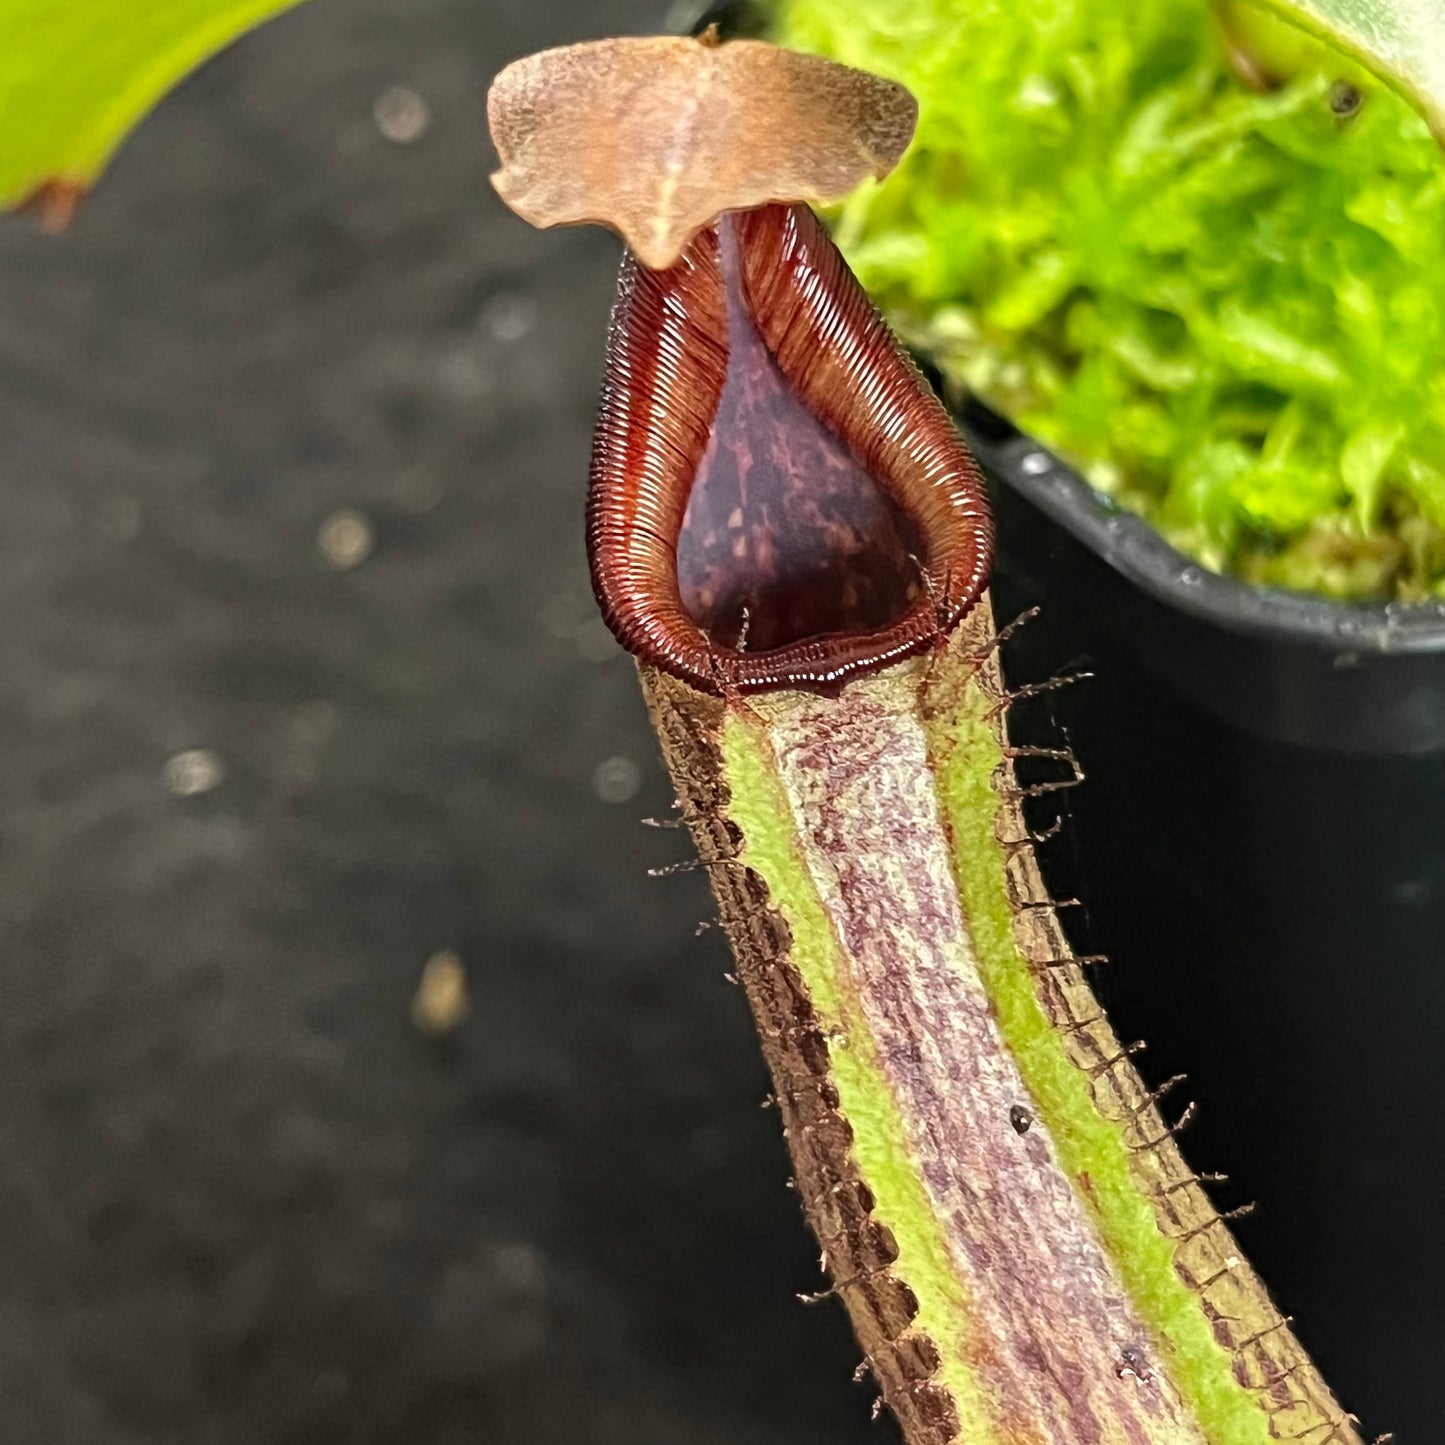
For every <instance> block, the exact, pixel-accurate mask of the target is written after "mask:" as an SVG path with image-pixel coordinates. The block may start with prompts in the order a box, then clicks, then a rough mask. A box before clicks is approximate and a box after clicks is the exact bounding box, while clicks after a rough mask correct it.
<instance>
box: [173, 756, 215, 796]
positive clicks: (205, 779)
mask: <svg viewBox="0 0 1445 1445" xmlns="http://www.w3.org/2000/svg"><path fill="white" fill-rule="evenodd" d="M225 776H226V768H225V764H224V763H222V762H221V760H220V758H219V757H217V756H216V754H215V753H213V752H211V750H210V749H209V748H189V749H187V751H185V752H183V753H177V754H176V755H175V757H173V758H170V759H169V760H168V761H167V762H166V766H165V780H166V787H167V788H169V789H170V790H171V792H173V793H174V794H175V795H176V797H178V798H193V797H195V796H197V794H200V793H209V792H210V791H211V789H212V788H215V787H219V786H220V783H221V780H222V779H223V778H224V777H225Z"/></svg>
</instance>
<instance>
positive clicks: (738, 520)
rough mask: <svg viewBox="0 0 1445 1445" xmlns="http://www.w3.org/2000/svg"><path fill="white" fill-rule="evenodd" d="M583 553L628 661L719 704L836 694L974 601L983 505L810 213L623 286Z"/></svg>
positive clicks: (959, 453) (741, 230)
mask: <svg viewBox="0 0 1445 1445" xmlns="http://www.w3.org/2000/svg"><path fill="white" fill-rule="evenodd" d="M588 539H589V554H590V558H591V563H592V572H593V581H594V586H595V589H596V591H597V595H598V600H599V602H600V603H601V605H602V609H603V614H604V616H605V617H606V618H607V621H608V624H609V625H610V626H611V627H612V630H613V632H614V633H615V634H616V635H617V637H618V639H619V640H620V641H621V642H622V644H623V645H624V646H625V647H627V648H628V650H629V651H631V652H633V653H634V654H635V655H636V656H638V657H639V658H641V659H643V660H644V661H647V662H650V663H653V664H654V665H656V666H659V667H662V668H663V669H665V670H667V671H669V672H672V673H674V674H675V675H677V676H680V677H682V678H683V679H684V680H686V681H688V682H690V683H692V684H693V685H694V686H697V687H699V688H702V689H703V690H706V691H710V692H727V691H729V690H735V691H739V692H747V691H758V690H763V689H770V688H779V687H804V688H809V687H811V688H828V687H833V686H836V685H838V684H840V683H842V682H844V681H847V680H848V679H849V678H850V677H853V676H856V675H859V674H861V673H864V672H867V671H871V670H875V669H877V668H878V667H881V666H884V665H886V664H887V663H889V662H892V661H894V660H896V659H898V658H900V657H903V656H905V655H907V654H908V653H911V652H916V651H918V650H920V649H921V648H923V647H925V646H927V645H928V644H929V643H930V642H933V641H935V640H937V639H938V638H939V637H941V636H942V635H943V634H945V633H946V632H947V631H948V630H950V629H951V628H952V627H953V626H954V625H955V624H956V623H957V622H958V621H959V619H960V618H961V617H962V616H963V615H964V613H965V612H966V611H967V610H968V608H969V607H970V606H971V605H972V604H973V602H974V601H975V600H976V599H977V597H978V596H979V594H980V593H981V592H982V590H983V588H984V586H985V585H986V582H987V576H988V567H989V562H990V558H991V551H992V524H991V521H990V519H989V514H988V510H987V505H986V502H985V499H984V493H983V484H982V481H981V479H980V477H979V474H978V471H977V469H976V468H975V466H974V464H973V462H972V459H971V458H970V456H969V454H968V452H967V450H966V449H965V447H964V445H963V443H962V441H961V440H960V439H959V437H958V435H957V433H956V432H954V430H953V428H952V424H951V423H950V421H949V419H948V417H947V415H946V413H945V412H944V410H943V408H942V406H941V405H940V404H939V402H938V401H937V399H936V398H935V397H934V396H933V394H932V393H931V392H930V391H929V389H928V387H927V385H926V383H925V382H924V381H923V380H922V378H921V377H920V376H919V374H918V372H917V371H916V369H915V368H914V367H913V366H912V364H911V363H910V362H909V361H908V359H907V357H906V356H905V355H904V353H903V352H902V351H901V349H900V348H899V347H898V345H897V343H896V342H895V341H894V340H893V338H892V336H891V335H890V334H889V332H888V330H887V328H886V326H885V325H884V323H883V322H882V320H881V318H879V316H878V314H877V312H876V311H875V310H874V308H873V306H872V304H871V303H870V302H869V301H868V298H867V296H866V295H865V294H864V293H863V291H862V289H861V287H859V285H858V283H857V281H856V280H855V279H854V278H853V276H852V274H851V272H849V271H848V269H847V267H846V265H845V264H844V262H843V261H842V258H841V257H840V256H839V254H838V252H837V251H836V249H835V248H834V247H833V245H832V242H831V241H830V240H829V239H828V237H827V235H826V233H825V232H824V231H823V229H822V227H821V225H820V224H819V222H818V221H817V219H816V217H814V216H813V214H812V212H811V211H809V210H807V208H805V207H801V206H781V205H771V206H764V207H760V208H758V209H757V210H754V211H746V212H738V213H733V214H729V215H725V216H723V217H722V218H721V219H720V220H719V221H718V222H717V223H716V225H714V226H713V227H710V228H709V229H708V230H706V231H704V232H702V233H700V234H699V235H698V236H697V237H696V238H695V239H694V241H693V242H692V244H691V245H690V246H689V248H688V250H687V252H686V253H685V254H684V256H683V258H682V260H681V261H679V263H678V264H677V265H676V266H673V267H670V268H668V269H667V270H665V271H649V270H647V269H646V268H644V267H642V266H640V265H638V264H637V263H636V262H635V261H633V260H629V261H628V263H626V264H625V265H624V268H623V274H622V279H621V282H620V286H619V296H618V302H617V306H616V309H615V311H614V314H613V323H612V332H611V341H610V345H609V352H608V367H607V380H606V385H605V389H604V394H603V404H602V410H601V415H600V418H599V422H598V430H597V438H596V443H595V446H594V453H593V466H592V487H591V494H590V498H589V521H588Z"/></svg>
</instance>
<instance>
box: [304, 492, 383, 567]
mask: <svg viewBox="0 0 1445 1445" xmlns="http://www.w3.org/2000/svg"><path fill="white" fill-rule="evenodd" d="M375 541H376V538H375V535H374V534H373V532H372V530H371V523H370V522H369V521H368V520H367V519H366V518H365V517H364V516H363V515H362V514H361V513H360V512H357V511H353V510H352V509H351V508H350V507H343V508H342V509H341V510H340V511H339V512H333V513H332V514H331V515H330V516H329V517H328V518H327V519H326V520H325V521H324V522H323V523H322V524H321V526H320V527H319V528H318V529H317V533H316V545H317V547H318V548H319V549H320V551H321V555H322V556H323V557H324V558H325V559H326V560H327V561H328V562H329V563H330V564H331V565H332V566H333V567H338V568H341V569H343V570H344V569H346V568H348V567H355V566H356V565H357V563H359V562H364V561H365V560H366V559H367V558H368V557H369V556H370V555H371V549H372V547H373V546H374V545H375Z"/></svg>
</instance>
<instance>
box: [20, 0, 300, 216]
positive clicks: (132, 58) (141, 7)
mask: <svg viewBox="0 0 1445 1445" xmlns="http://www.w3.org/2000/svg"><path fill="white" fill-rule="evenodd" d="M297 3H298V0H145V3H142V4H127V3H125V0H0V133H3V137H4V138H3V140H0V209H3V208H5V207H9V206H18V205H23V204H25V203H27V202H28V203H30V204H32V205H34V206H35V207H36V208H37V209H38V210H39V212H40V214H41V217H42V219H43V220H45V221H46V222H47V223H48V224H50V225H52V226H56V227H59V226H61V225H63V224H64V223H65V221H66V220H67V219H68V217H69V214H70V212H71V211H72V210H73V209H74V207H75V203H76V201H77V200H78V199H79V197H80V196H81V195H83V194H84V192H85V191H86V190H87V189H88V188H89V187H90V186H91V185H92V184H94V182H95V180H96V178H97V177H98V176H99V175H100V173H101V171H102V170H103V169H104V167H105V164H106V162H107V161H108V160H109V159H110V157H111V155H112V154H113V153H114V152H115V150H116V148H117V147H118V146H119V145H120V143H121V142H122V141H123V140H124V139H125V137H126V134H127V133H128V132H129V131H130V129H131V128H132V127H133V126H134V125H135V124H136V123H137V122H138V121H139V120H140V119H141V118H142V117H143V116H144V115H145V114H146V113H147V112H148V111H149V110H150V109H151V107H152V106H154V105H155V104H156V102H157V101H158V100H160V98H161V97H162V96H163V95H164V94H165V93H166V92H167V91H168V90H169V89H170V88H171V87H172V86H173V85H175V84H176V83H177V81H179V80H181V79H182V78H183V77H185V76H186V75H188V74H189V73H190V72H191V71H192V70H194V69H195V68H196V67H197V66H198V65H199V64H200V63H201V62H202V61H204V60H206V59H208V58H209V57H210V56H212V55H214V54H215V53H216V52H217V51H219V50H222V49H224V48H225V46H227V45H228V44H230V42H231V41H233V40H234V39H236V37H237V36H239V35H242V34H244V33H245V32H246V31H247V30H249V29H251V28H252V27H253V26H255V25H258V24H260V22H261V21H263V20H266V19H269V18H270V17H271V16H272V15H276V14H279V13H280V12H281V11H283V10H288V9H290V8H291V7H292V6H293V5H295V4H297Z"/></svg>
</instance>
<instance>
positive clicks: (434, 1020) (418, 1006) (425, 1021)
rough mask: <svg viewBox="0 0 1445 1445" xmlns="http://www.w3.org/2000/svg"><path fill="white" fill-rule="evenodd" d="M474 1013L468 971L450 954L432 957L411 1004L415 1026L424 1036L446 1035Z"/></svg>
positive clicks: (423, 972) (423, 970)
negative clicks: (469, 997) (468, 985)
mask: <svg viewBox="0 0 1445 1445" xmlns="http://www.w3.org/2000/svg"><path fill="white" fill-rule="evenodd" d="M470 1012H471V1003H470V1001H469V999H468V998H467V970H466V967H465V966H464V965H463V963H462V961H461V959H460V958H458V957H457V955H456V954H455V953H452V952H451V951H450V950H446V951H444V952H442V953H434V954H432V956H431V957H430V958H429V959H427V961H426V966H425V967H424V968H423V969H422V971H421V981H420V982H419V983H418V984H417V986H416V994H415V995H414V996H413V998H412V1001H411V1021H412V1023H414V1024H415V1025H416V1026H417V1028H419V1029H420V1030H421V1031H422V1032H423V1033H424V1034H446V1033H450V1032H451V1031H452V1030H453V1029H454V1028H456V1026H457V1025H458V1024H459V1023H461V1021H462V1020H463V1019H464V1018H466V1016H467V1014H468V1013H470Z"/></svg>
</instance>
